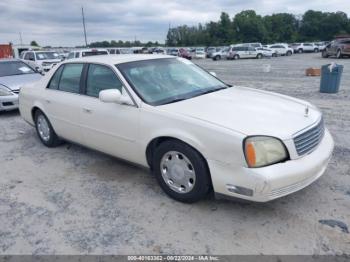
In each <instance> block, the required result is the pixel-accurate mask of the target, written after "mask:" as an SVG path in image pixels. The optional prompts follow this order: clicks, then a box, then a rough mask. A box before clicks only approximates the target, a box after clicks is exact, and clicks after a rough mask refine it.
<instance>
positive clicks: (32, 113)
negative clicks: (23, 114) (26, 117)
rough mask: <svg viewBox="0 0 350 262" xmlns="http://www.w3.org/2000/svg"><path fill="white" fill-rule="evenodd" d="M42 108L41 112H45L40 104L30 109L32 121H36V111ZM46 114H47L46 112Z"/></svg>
mask: <svg viewBox="0 0 350 262" xmlns="http://www.w3.org/2000/svg"><path fill="white" fill-rule="evenodd" d="M38 110H40V111H41V112H43V114H45V112H44V110H43V109H42V107H40V106H39V105H34V106H33V107H32V109H31V111H30V114H31V117H32V121H33V123H35V113H36V112H37V111H38ZM45 115H46V114H45Z"/></svg>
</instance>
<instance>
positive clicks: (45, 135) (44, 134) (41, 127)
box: [37, 115, 50, 141]
mask: <svg viewBox="0 0 350 262" xmlns="http://www.w3.org/2000/svg"><path fill="white" fill-rule="evenodd" d="M37 128H38V133H39V135H40V137H41V138H42V139H43V140H44V141H49V140H50V126H49V123H48V122H47V120H46V118H45V117H44V116H43V115H39V116H38V119H37Z"/></svg>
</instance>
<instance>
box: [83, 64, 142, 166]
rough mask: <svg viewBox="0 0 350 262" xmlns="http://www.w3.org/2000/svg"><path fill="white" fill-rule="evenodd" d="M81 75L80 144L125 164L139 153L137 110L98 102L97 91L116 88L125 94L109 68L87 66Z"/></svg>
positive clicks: (133, 159) (126, 93) (128, 106)
mask: <svg viewBox="0 0 350 262" xmlns="http://www.w3.org/2000/svg"><path fill="white" fill-rule="evenodd" d="M85 75H86V76H85V79H86V81H85V85H84V90H85V91H84V95H83V96H82V103H83V106H82V108H81V110H80V115H81V121H82V127H83V136H84V144H86V145H87V146H89V147H91V148H94V149H96V150H99V151H102V152H105V153H108V154H111V155H114V156H117V157H120V158H123V159H127V160H129V161H136V159H137V158H136V157H135V156H136V155H137V154H138V153H139V152H138V151H139V150H138V148H137V144H136V140H137V136H138V128H139V109H138V107H137V106H134V105H125V104H117V103H106V102H102V101H101V100H100V99H99V93H100V91H102V90H106V89H118V90H119V91H120V92H121V93H122V94H123V95H129V94H128V92H127V90H126V89H125V87H124V86H123V84H122V81H121V80H120V79H119V78H118V76H117V75H116V73H115V71H114V69H112V68H111V67H109V66H107V65H101V64H90V65H89V67H88V68H87V69H86V74H85Z"/></svg>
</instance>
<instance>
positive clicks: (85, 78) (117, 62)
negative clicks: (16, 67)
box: [20, 55, 333, 202]
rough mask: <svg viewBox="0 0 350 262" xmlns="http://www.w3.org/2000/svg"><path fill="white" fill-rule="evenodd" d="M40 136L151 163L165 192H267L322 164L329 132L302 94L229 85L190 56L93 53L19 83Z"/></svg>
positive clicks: (190, 198)
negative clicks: (39, 77) (299, 96)
mask: <svg viewBox="0 0 350 262" xmlns="http://www.w3.org/2000/svg"><path fill="white" fill-rule="evenodd" d="M20 112H21V115H22V117H23V118H24V119H25V120H26V121H27V122H28V123H30V124H32V125H33V126H35V127H36V130H37V133H38V136H39V138H40V140H41V141H42V143H43V144H44V145H46V146H48V147H54V146H57V145H59V144H60V143H61V141H63V140H68V141H72V142H74V143H78V144H81V145H85V146H86V147H89V148H92V149H95V150H98V151H102V152H105V153H106V154H110V155H113V156H116V157H118V158H122V159H125V160H128V161H131V162H134V163H137V164H140V165H143V166H147V167H150V168H151V170H152V171H153V173H154V175H155V176H156V178H157V180H158V182H159V185H160V186H161V188H162V189H163V190H164V191H165V193H166V194H168V195H169V196H171V197H172V198H174V199H176V200H179V201H183V202H194V201H197V200H199V199H201V198H203V197H205V196H206V195H207V194H208V193H209V192H211V191H213V192H215V194H216V195H217V196H226V197H227V196H228V197H236V198H237V197H238V198H243V199H246V200H251V201H258V202H265V201H269V200H272V199H275V198H278V197H281V196H285V195H287V194H290V193H293V192H295V191H298V190H300V189H302V188H304V187H306V186H307V185H309V184H311V183H312V182H313V181H315V180H316V179H318V178H319V177H320V176H321V175H322V174H323V173H324V171H325V169H326V167H327V164H328V161H329V159H330V157H331V154H332V151H333V140H332V137H331V135H330V133H329V132H328V130H327V129H326V128H325V126H324V122H323V120H322V114H321V112H320V111H319V110H318V109H317V108H316V107H315V106H313V105H311V104H309V103H308V102H305V101H301V100H298V99H295V98H291V97H287V96H284V95H280V94H275V93H270V92H265V91H259V90H255V89H251V88H243V87H236V86H234V87H231V86H229V85H227V84H225V83H224V82H222V81H220V80H219V79H217V78H216V77H214V76H213V75H212V74H210V73H208V72H206V71H205V70H203V69H202V68H200V67H198V66H196V65H194V64H193V63H191V62H190V61H188V60H185V59H182V58H178V57H172V56H164V55H120V56H95V57H86V58H82V59H75V60H69V61H66V62H63V63H62V64H60V65H58V66H57V67H56V68H55V69H54V70H51V71H50V72H49V73H48V74H47V75H46V76H45V77H43V78H42V80H41V81H40V82H38V83H36V84H34V85H31V86H27V88H24V89H22V91H21V93H20Z"/></svg>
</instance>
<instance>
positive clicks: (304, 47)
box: [291, 43, 320, 54]
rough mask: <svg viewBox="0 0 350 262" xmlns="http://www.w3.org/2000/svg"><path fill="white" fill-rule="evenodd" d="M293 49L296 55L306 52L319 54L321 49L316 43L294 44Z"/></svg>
mask: <svg viewBox="0 0 350 262" xmlns="http://www.w3.org/2000/svg"><path fill="white" fill-rule="evenodd" d="M291 48H292V49H293V50H294V53H299V54H300V53H306V52H315V53H318V52H319V51H320V48H319V47H318V46H317V45H315V44H314V43H300V44H299V43H296V44H292V45H291Z"/></svg>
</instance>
